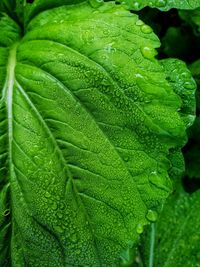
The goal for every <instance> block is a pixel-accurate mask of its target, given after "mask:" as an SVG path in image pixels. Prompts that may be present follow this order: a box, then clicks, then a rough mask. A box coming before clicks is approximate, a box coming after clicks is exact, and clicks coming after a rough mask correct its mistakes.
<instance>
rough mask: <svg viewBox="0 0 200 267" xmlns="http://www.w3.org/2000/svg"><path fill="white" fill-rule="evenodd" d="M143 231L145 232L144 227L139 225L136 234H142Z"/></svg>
mask: <svg viewBox="0 0 200 267" xmlns="http://www.w3.org/2000/svg"><path fill="white" fill-rule="evenodd" d="M143 231H144V228H143V225H142V224H138V226H137V229H136V232H137V233H138V234H142V233H143Z"/></svg>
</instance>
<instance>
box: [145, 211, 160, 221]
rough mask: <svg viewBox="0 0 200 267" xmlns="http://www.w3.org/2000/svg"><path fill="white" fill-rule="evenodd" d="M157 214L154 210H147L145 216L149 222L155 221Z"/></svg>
mask: <svg viewBox="0 0 200 267" xmlns="http://www.w3.org/2000/svg"><path fill="white" fill-rule="evenodd" d="M157 217H158V214H157V212H156V211H153V210H148V212H147V215H146V218H147V220H148V221H150V222H155V221H156V220H157Z"/></svg>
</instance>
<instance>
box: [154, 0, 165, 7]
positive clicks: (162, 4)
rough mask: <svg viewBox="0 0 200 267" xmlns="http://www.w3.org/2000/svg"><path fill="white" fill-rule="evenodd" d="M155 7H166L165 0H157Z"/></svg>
mask: <svg viewBox="0 0 200 267" xmlns="http://www.w3.org/2000/svg"><path fill="white" fill-rule="evenodd" d="M156 6H157V7H165V6H166V1H165V0H158V1H157V2H156Z"/></svg>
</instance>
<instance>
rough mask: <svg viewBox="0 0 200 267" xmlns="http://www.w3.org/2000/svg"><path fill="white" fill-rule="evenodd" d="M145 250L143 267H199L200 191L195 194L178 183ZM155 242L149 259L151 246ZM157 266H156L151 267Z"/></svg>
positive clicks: (154, 226)
mask: <svg viewBox="0 0 200 267" xmlns="http://www.w3.org/2000/svg"><path fill="white" fill-rule="evenodd" d="M177 184H178V185H177V186H176V188H177V190H176V191H175V192H174V193H173V195H172V196H170V197H169V199H168V200H167V203H166V204H165V206H164V209H163V211H162V213H161V214H160V216H159V218H158V221H157V222H156V224H154V225H153V226H151V228H152V230H151V231H150V234H149V235H148V236H145V240H146V241H144V244H143V246H142V247H141V249H142V256H143V257H142V258H143V266H144V267H146V266H163V267H171V266H177V267H181V266H185V267H195V266H196V267H198V266H200V265H199V262H200V253H199V243H200V225H199V216H200V213H199V208H198V207H199V201H200V191H199V190H198V191H196V192H194V193H192V194H191V195H190V194H188V193H186V192H184V190H183V188H182V186H181V185H180V184H179V183H177ZM152 242H153V243H154V250H152V253H151V256H150V257H149V251H150V247H151V245H152ZM150 264H153V265H150Z"/></svg>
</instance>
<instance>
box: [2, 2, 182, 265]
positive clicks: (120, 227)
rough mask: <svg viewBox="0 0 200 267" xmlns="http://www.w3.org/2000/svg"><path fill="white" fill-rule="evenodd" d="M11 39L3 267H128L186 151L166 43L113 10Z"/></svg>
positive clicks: (6, 61) (6, 23) (39, 20)
mask: <svg viewBox="0 0 200 267" xmlns="http://www.w3.org/2000/svg"><path fill="white" fill-rule="evenodd" d="M36 2H37V3H43V2H42V1H36ZM49 2H50V1H49ZM36 13H37V12H36ZM36 13H34V12H33V13H32V14H36ZM0 29H1V31H0V44H1V47H0V85H1V88H2V91H1V92H0V93H1V95H0V97H1V98H0V99H1V100H0V124H1V125H0V174H1V175H0V185H1V187H0V189H1V191H0V201H1V204H0V207H1V213H0V216H1V217H0V252H1V253H0V255H1V256H0V265H1V266H10V264H12V266H20V267H24V266H33V267H35V266H42V267H45V266H48V267H51V266H52V267H54V266H56V267H60V266H62V267H64V266H70V267H71V266H95V267H97V266H113V267H114V266H118V265H119V261H120V257H119V256H120V253H121V252H122V251H124V250H126V249H127V248H128V247H131V246H132V245H133V244H134V243H135V242H136V241H137V237H138V231H137V229H138V225H139V226H141V225H142V226H143V225H145V224H147V223H148V219H149V218H150V217H149V216H148V214H149V213H152V212H154V213H155V212H156V210H157V208H158V207H159V205H160V204H162V203H163V201H164V199H165V198H166V197H167V196H168V194H169V192H170V190H171V183H170V180H169V176H168V170H169V168H170V160H169V159H168V155H169V150H170V149H172V148H176V147H177V146H181V145H183V144H184V143H185V141H186V134H185V129H186V126H185V123H184V121H183V120H182V118H181V116H180V115H179V114H178V112H177V110H179V108H180V106H181V100H180V97H179V96H177V95H176V94H175V93H174V92H173V88H172V87H171V85H170V83H169V82H168V81H167V80H166V74H165V71H164V67H163V66H162V64H161V63H159V61H158V60H156V59H155V58H154V56H155V54H156V52H155V48H157V47H158V46H159V41H158V38H157V37H156V36H155V35H154V34H153V33H152V30H151V29H150V27H148V26H147V25H145V24H143V22H142V21H140V20H138V18H137V16H136V15H133V14H131V13H129V12H128V11H124V9H123V8H122V7H117V6H115V5H114V3H106V4H104V5H102V6H101V7H99V8H93V7H92V6H90V5H89V4H86V3H82V4H77V5H63V4H62V6H60V7H56V8H50V9H47V10H44V11H43V12H42V11H41V12H39V13H37V15H34V17H33V18H31V21H30V23H29V24H28V25H27V27H26V28H25V30H24V31H25V35H24V36H22V33H21V32H22V31H21V29H20V27H19V26H18V25H17V24H16V23H15V22H14V21H13V20H12V19H11V18H10V17H8V16H7V15H5V14H4V15H2V16H1V20H0ZM10 262H12V263H10ZM6 264H7V265H6Z"/></svg>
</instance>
